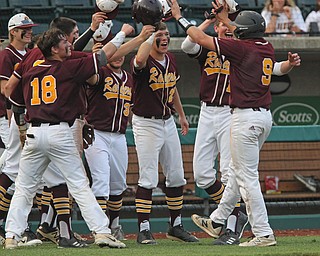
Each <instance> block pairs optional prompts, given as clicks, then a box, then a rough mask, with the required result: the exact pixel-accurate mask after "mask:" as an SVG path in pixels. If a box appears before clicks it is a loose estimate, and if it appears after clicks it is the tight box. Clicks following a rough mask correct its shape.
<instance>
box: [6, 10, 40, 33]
mask: <svg viewBox="0 0 320 256" xmlns="http://www.w3.org/2000/svg"><path fill="white" fill-rule="evenodd" d="M35 26H38V24H34V23H33V21H32V20H31V19H30V18H29V17H28V16H27V15H26V14H24V13H17V14H16V15H14V16H12V17H11V18H10V20H9V22H8V31H10V30H12V29H14V28H30V27H35Z"/></svg>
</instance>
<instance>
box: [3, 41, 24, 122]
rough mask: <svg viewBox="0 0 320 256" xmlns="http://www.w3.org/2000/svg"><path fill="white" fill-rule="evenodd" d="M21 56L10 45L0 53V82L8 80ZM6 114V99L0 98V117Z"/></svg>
mask: <svg viewBox="0 0 320 256" xmlns="http://www.w3.org/2000/svg"><path fill="white" fill-rule="evenodd" d="M22 58H23V55H22V54H21V53H19V52H18V51H17V50H16V49H15V48H14V47H13V46H12V45H11V44H9V45H8V46H7V47H6V48H5V49H4V50H3V51H1V52H0V80H9V78H10V76H11V75H12V72H13V71H14V70H15V69H16V68H17V66H18V65H19V63H20V61H21V60H22ZM9 106H10V105H9ZM6 114H7V108H6V97H5V96H4V95H2V94H1V96H0V117H3V116H5V115H6Z"/></svg>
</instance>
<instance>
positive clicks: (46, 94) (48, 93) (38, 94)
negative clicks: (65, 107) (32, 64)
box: [31, 75, 57, 105]
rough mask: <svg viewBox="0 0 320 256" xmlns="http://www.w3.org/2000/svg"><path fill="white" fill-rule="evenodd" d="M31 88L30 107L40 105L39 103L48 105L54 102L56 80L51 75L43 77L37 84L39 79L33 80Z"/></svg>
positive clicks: (55, 97)
mask: <svg viewBox="0 0 320 256" xmlns="http://www.w3.org/2000/svg"><path fill="white" fill-rule="evenodd" d="M31 87H32V97H31V105H40V104H41V102H43V103H45V104H50V103H54V102H55V101H56V99H57V88H56V87H57V86H56V79H55V78H54V77H53V76H52V75H48V76H45V77H43V78H42V80H41V82H39V78H37V77H36V78H34V79H33V80H32V82H31Z"/></svg>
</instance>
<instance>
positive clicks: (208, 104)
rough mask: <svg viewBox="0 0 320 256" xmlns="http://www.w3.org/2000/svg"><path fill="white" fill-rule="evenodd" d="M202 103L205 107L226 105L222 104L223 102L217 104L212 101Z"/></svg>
mask: <svg viewBox="0 0 320 256" xmlns="http://www.w3.org/2000/svg"><path fill="white" fill-rule="evenodd" d="M204 103H205V104H206V106H207V107H224V106H227V105H224V104H217V103H212V102H205V101H204Z"/></svg>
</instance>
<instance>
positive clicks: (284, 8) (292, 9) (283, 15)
mask: <svg viewBox="0 0 320 256" xmlns="http://www.w3.org/2000/svg"><path fill="white" fill-rule="evenodd" d="M261 15H262V17H263V18H264V19H265V21H266V33H290V32H291V33H293V34H294V33H297V32H306V31H307V29H306V24H305V22H304V19H303V16H302V13H301V10H300V9H299V7H297V6H296V5H295V3H294V0H267V1H266V3H265V7H264V9H263V10H262V12H261Z"/></svg>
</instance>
